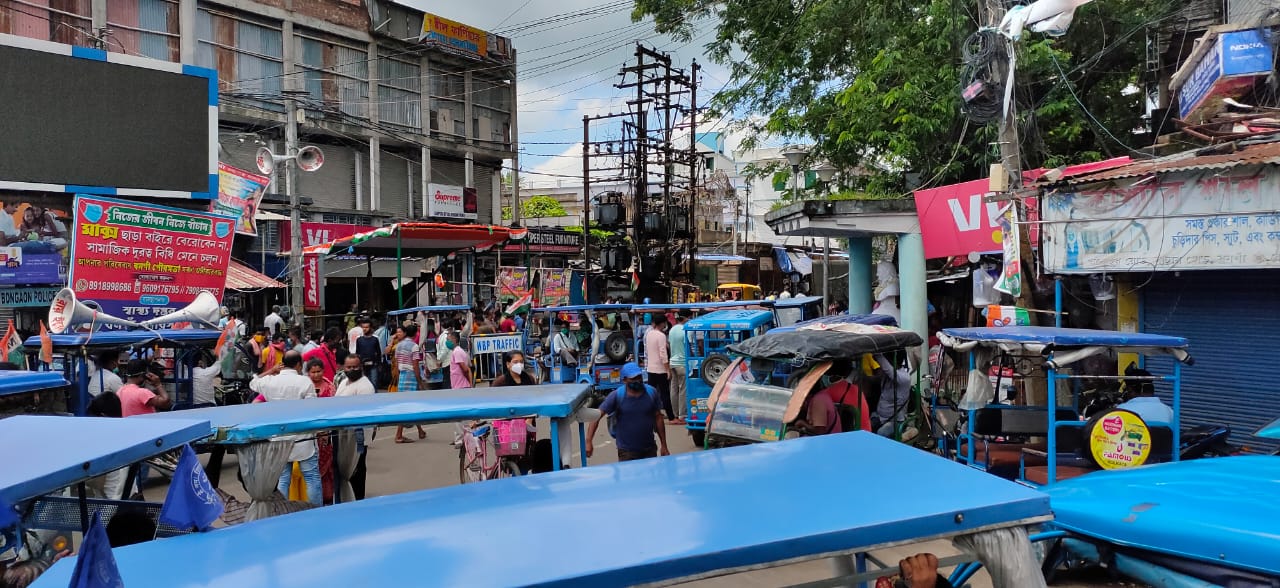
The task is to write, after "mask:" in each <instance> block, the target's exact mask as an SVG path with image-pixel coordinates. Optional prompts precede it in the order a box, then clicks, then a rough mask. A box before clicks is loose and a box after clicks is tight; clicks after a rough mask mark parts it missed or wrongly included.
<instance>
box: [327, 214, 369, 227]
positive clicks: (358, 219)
mask: <svg viewBox="0 0 1280 588" xmlns="http://www.w3.org/2000/svg"><path fill="white" fill-rule="evenodd" d="M320 222H324V223H337V224H344V225H364V226H371V225H373V217H371V216H364V215H359V214H330V213H327V212H326V213H324V214H322V215H320Z"/></svg>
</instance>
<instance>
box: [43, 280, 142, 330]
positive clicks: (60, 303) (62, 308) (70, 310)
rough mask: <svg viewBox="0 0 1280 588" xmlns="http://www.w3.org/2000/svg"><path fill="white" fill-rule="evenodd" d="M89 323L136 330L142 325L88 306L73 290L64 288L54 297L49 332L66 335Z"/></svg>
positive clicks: (50, 307)
mask: <svg viewBox="0 0 1280 588" xmlns="http://www.w3.org/2000/svg"><path fill="white" fill-rule="evenodd" d="M87 323H93V324H99V325H119V326H122V327H130V328H136V327H140V326H142V325H139V324H138V323H135V322H133V321H130V320H125V319H122V318H116V317H114V316H111V315H109V314H107V313H105V312H102V311H99V310H95V309H93V308H90V307H89V306H86V305H85V304H84V303H83V302H80V301H79V300H76V293H75V292H74V291H73V290H71V288H63V289H61V290H59V291H58V294H57V295H56V296H54V297H53V303H52V304H50V305H49V330H50V332H52V333H55V334H56V333H65V332H67V331H68V330H70V329H71V327H74V326H76V325H83V324H87Z"/></svg>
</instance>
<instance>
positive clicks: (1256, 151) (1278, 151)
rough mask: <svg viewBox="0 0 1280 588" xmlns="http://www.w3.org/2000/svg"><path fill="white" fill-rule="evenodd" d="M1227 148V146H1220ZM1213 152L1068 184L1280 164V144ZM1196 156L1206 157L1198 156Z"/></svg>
mask: <svg viewBox="0 0 1280 588" xmlns="http://www.w3.org/2000/svg"><path fill="white" fill-rule="evenodd" d="M1220 147H1222V148H1225V147H1226V146H1225V145H1223V146H1220ZM1211 149H1212V148H1205V149H1198V150H1196V151H1186V152H1183V153H1178V154H1176V155H1170V156H1167V157H1159V158H1156V159H1148V160H1144V161H1137V162H1134V163H1131V164H1129V165H1126V166H1123V167H1117V168H1114V169H1110V170H1106V171H1101V172H1098V173H1096V174H1086V175H1081V176H1079V177H1075V178H1071V179H1069V180H1067V181H1066V182H1067V183H1068V184H1089V183H1093V182H1103V181H1107V180H1117V179H1121V178H1135V177H1140V176H1146V175H1150V174H1167V173H1174V172H1182V171H1190V170H1197V169H1203V170H1220V169H1230V168H1233V167H1241V166H1247V165H1274V164H1280V142H1271V143H1259V144H1255V145H1245V146H1242V147H1238V148H1237V150H1235V151H1233V152H1231V153H1214V152H1212V151H1211ZM1197 153H1207V154H1205V155H1197Z"/></svg>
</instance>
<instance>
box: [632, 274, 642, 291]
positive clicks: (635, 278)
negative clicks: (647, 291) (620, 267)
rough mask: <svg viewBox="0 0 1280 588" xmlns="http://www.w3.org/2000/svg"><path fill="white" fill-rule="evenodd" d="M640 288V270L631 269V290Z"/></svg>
mask: <svg viewBox="0 0 1280 588" xmlns="http://www.w3.org/2000/svg"><path fill="white" fill-rule="evenodd" d="M639 289H640V272H637V271H636V270H631V291H632V292H635V291H636V290H639Z"/></svg>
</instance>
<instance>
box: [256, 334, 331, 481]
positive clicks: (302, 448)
mask: <svg viewBox="0 0 1280 588" xmlns="http://www.w3.org/2000/svg"><path fill="white" fill-rule="evenodd" d="M301 367H302V354H300V353H298V352H297V351H289V352H286V353H285V354H284V357H283V358H281V359H280V364H279V365H277V366H276V367H274V368H272V369H271V370H270V371H268V372H266V373H264V374H262V375H259V376H257V377H255V378H253V379H252V380H250V381H249V389H250V390H253V391H254V392H257V393H258V394H261V395H262V399H263V400H265V401H266V402H281V401H286V400H301V399H303V398H315V396H316V388H315V384H313V383H312V382H311V378H308V377H306V376H304V375H302V374H301V373H300V372H299V370H300V369H301ZM291 438H292V439H294V443H293V451H291V452H290V453H289V462H288V465H286V466H285V468H284V471H283V472H281V474H280V481H279V483H278V484H277V486H276V487H277V488H278V489H279V490H280V494H283V495H284V496H285V497H286V498H287V497H288V496H289V485H290V482H291V481H292V478H293V463H294V462H298V465H299V466H300V468H301V469H302V479H303V480H304V481H305V482H306V485H307V502H310V503H311V504H314V505H316V506H320V505H321V504H322V503H323V501H324V493H323V490H322V488H321V486H320V455H319V453H318V452H317V451H316V439H315V437H314V436H294V437H291Z"/></svg>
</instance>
